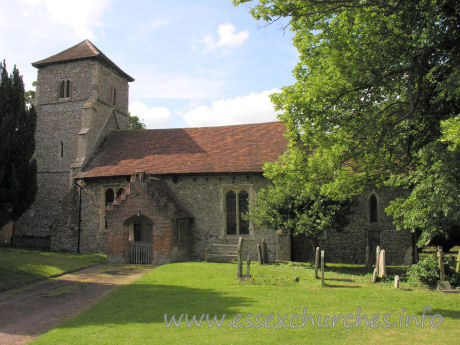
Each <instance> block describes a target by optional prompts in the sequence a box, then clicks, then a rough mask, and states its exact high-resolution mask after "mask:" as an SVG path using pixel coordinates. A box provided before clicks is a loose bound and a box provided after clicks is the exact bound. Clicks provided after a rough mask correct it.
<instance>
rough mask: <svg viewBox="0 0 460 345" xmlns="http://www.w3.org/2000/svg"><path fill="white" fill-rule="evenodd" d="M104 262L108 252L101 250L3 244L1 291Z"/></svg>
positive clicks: (0, 257) (1, 249)
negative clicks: (69, 251)
mask: <svg viewBox="0 0 460 345" xmlns="http://www.w3.org/2000/svg"><path fill="white" fill-rule="evenodd" d="M105 262H107V259H106V256H105V255H100V254H84V255H77V254H66V253H49V252H41V251H37V250H25V249H9V248H0V277H1V279H0V291H4V290H8V289H12V288H16V287H20V286H22V285H25V284H28V283H31V282H33V281H36V280H40V279H44V278H49V277H52V276H55V275H59V274H62V273H65V272H69V271H74V270H77V269H79V268H82V267H87V266H91V265H94V264H99V263H105Z"/></svg>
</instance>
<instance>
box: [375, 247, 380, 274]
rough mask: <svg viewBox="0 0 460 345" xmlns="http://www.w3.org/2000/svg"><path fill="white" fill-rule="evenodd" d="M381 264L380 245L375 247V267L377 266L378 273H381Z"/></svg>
mask: <svg viewBox="0 0 460 345" xmlns="http://www.w3.org/2000/svg"><path fill="white" fill-rule="evenodd" d="M379 265H380V246H377V248H375V268H377V274H379Z"/></svg>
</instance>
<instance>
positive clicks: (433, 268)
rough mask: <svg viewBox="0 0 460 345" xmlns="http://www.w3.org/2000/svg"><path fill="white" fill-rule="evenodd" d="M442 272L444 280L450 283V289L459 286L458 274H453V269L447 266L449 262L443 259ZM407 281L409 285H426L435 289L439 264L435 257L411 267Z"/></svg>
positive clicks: (459, 276)
mask: <svg viewBox="0 0 460 345" xmlns="http://www.w3.org/2000/svg"><path fill="white" fill-rule="evenodd" d="M444 272H445V274H446V280H447V281H449V282H450V284H451V285H452V288H455V287H457V286H460V274H458V273H457V272H455V269H454V268H453V267H452V266H450V265H449V262H448V260H447V259H446V258H444ZM407 275H408V278H409V279H408V280H409V282H410V283H412V284H415V285H419V284H423V285H428V286H429V287H431V288H434V287H436V283H437V282H438V280H439V264H438V258H437V257H436V255H431V256H429V257H427V258H425V259H423V260H420V261H419V262H418V263H416V264H414V265H412V266H411V267H410V268H409V270H408V271H407Z"/></svg>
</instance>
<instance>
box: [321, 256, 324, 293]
mask: <svg viewBox="0 0 460 345" xmlns="http://www.w3.org/2000/svg"><path fill="white" fill-rule="evenodd" d="M321 285H324V250H322V251H321Z"/></svg>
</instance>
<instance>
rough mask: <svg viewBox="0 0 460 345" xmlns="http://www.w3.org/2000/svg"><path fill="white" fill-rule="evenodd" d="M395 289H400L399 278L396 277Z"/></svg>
mask: <svg viewBox="0 0 460 345" xmlns="http://www.w3.org/2000/svg"><path fill="white" fill-rule="evenodd" d="M395 289H399V276H398V275H396V276H395Z"/></svg>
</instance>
